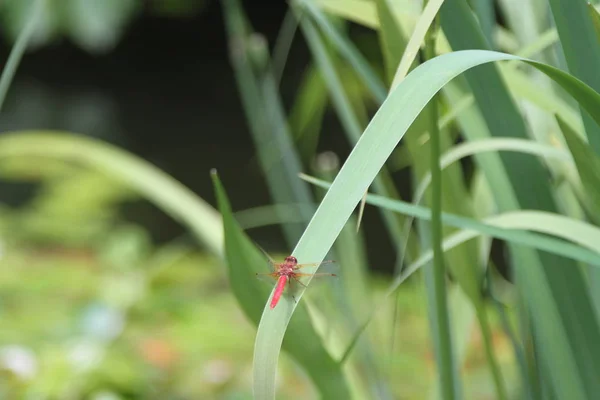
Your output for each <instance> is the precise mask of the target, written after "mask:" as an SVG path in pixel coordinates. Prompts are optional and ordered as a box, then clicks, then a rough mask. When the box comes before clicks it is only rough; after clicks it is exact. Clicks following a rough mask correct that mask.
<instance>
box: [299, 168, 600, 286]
mask: <svg viewBox="0 0 600 400" xmlns="http://www.w3.org/2000/svg"><path fill="white" fill-rule="evenodd" d="M302 179H304V180H306V181H308V182H310V183H312V184H315V185H317V186H319V187H323V188H331V187H332V184H331V183H328V182H325V181H322V180H320V179H316V178H313V177H311V176H307V175H302ZM367 203H368V204H371V205H374V206H379V207H382V208H385V209H388V210H390V211H394V212H397V213H401V214H405V215H409V216H411V217H415V218H419V219H422V220H425V221H429V220H430V219H431V210H430V209H429V208H427V207H423V206H418V205H414V204H411V203H407V202H405V201H401V200H394V199H389V198H386V197H383V196H379V195H376V194H368V195H367ZM442 221H443V223H444V224H446V225H450V226H453V227H456V228H459V229H462V230H461V231H458V232H457V233H455V234H452V235H450V236H447V237H446V239H445V240H444V242H445V245H444V249H445V251H448V250H450V249H452V248H454V247H456V246H458V245H459V244H462V243H465V242H467V241H468V240H471V239H473V238H475V237H477V236H479V235H488V236H490V237H493V238H496V239H502V240H506V241H508V242H511V243H515V244H521V245H526V246H530V247H532V248H535V249H538V250H544V251H547V252H549V253H553V254H557V255H560V256H564V257H568V258H571V259H573V260H577V261H581V262H586V263H590V264H592V265H595V266H596V267H600V228H597V227H595V226H593V225H591V224H588V223H586V222H581V221H577V220H574V219H572V218H568V217H565V216H562V215H559V214H552V213H548V212H543V211H511V212H507V213H503V214H500V215H495V216H493V217H488V218H485V219H484V220H483V221H477V220H474V219H472V218H466V217H461V216H459V215H456V214H451V213H443V214H442ZM526 231H535V232H540V233H544V234H548V235H553V236H556V237H558V238H561V239H564V240H568V241H569V242H572V243H574V244H572V243H568V242H565V241H562V240H557V239H553V238H549V237H547V236H544V235H539V234H534V233H529V232H526ZM431 257H432V252H431V250H428V251H426V252H423V253H422V254H421V256H420V257H419V259H418V261H415V262H414V263H413V264H411V265H412V267H410V268H406V271H407V272H406V275H404V274H403V275H402V276H403V278H401V280H402V281H404V280H405V279H406V278H407V277H408V276H409V275H410V274H412V273H413V272H414V271H415V270H416V269H417V268H420V267H421V266H423V265H425V264H426V263H428V262H430V261H431ZM408 271H410V273H409V272H408ZM396 287H397V286H395V287H393V288H390V289H389V290H388V292H389V291H391V290H395V288H396Z"/></svg>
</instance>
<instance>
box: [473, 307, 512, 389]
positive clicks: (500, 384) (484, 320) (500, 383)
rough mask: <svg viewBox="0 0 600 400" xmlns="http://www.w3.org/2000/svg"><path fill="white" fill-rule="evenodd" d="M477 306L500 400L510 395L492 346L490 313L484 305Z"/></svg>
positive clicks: (484, 343)
mask: <svg viewBox="0 0 600 400" xmlns="http://www.w3.org/2000/svg"><path fill="white" fill-rule="evenodd" d="M476 308H477V310H476V313H477V319H478V320H479V326H480V328H481V336H482V338H483V347H484V348H485V354H486V356H487V359H488V363H489V365H490V370H491V372H492V377H493V379H494V385H495V386H496V396H497V399H498V400H506V399H507V398H508V395H507V393H506V388H505V387H504V380H503V379H502V372H501V371H500V365H498V361H497V360H496V357H495V355H494V348H493V346H492V330H491V329H490V322H489V319H488V315H487V312H486V311H485V309H484V308H483V306H479V307H476Z"/></svg>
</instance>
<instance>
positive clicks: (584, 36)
mask: <svg viewBox="0 0 600 400" xmlns="http://www.w3.org/2000/svg"><path fill="white" fill-rule="evenodd" d="M549 3H550V8H551V9H552V16H553V17H554V23H555V24H556V30H557V31H558V37H559V39H560V42H561V45H562V49H563V52H564V54H565V59H566V61H567V65H568V67H569V72H571V73H572V74H573V76H575V77H577V78H579V79H581V80H582V81H583V82H585V83H587V84H588V85H589V86H590V87H591V88H593V89H594V90H597V91H598V90H600V75H599V74H598V70H600V41H599V40H598V37H597V36H596V32H595V30H594V24H593V22H592V18H591V16H590V13H589V11H588V9H587V7H586V2H585V1H571V0H549ZM582 114H583V123H584V125H585V130H586V133H587V136H588V140H589V142H590V145H591V147H592V148H593V149H594V151H595V152H596V154H600V126H599V125H598V123H595V122H594V121H593V120H592V119H591V118H590V116H589V114H588V113H587V112H585V111H583V110H582Z"/></svg>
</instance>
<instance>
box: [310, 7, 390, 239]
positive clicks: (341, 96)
mask: <svg viewBox="0 0 600 400" xmlns="http://www.w3.org/2000/svg"><path fill="white" fill-rule="evenodd" d="M301 28H302V31H303V33H304V37H305V39H306V41H307V42H308V45H309V48H310V49H311V51H312V53H313V57H314V59H315V62H316V64H317V65H318V67H319V70H320V71H321V74H322V76H323V79H324V80H325V82H326V85H327V87H328V90H329V94H330V96H331V101H332V103H333V106H334V107H335V109H336V111H337V114H338V117H339V119H340V122H341V124H342V126H343V128H344V132H345V133H346V135H347V136H348V140H349V141H350V143H356V142H357V141H359V139H360V136H361V131H362V127H361V123H360V121H359V118H358V116H357V115H356V113H355V112H354V110H353V108H352V105H351V103H350V100H349V98H348V95H347V94H346V92H345V91H344V89H343V86H342V82H341V79H340V76H339V75H338V74H337V72H336V70H335V68H334V66H333V63H332V61H331V59H330V58H329V56H328V54H327V51H326V49H325V46H324V43H323V41H322V40H321V38H320V37H319V34H318V32H317V30H316V28H315V26H314V25H313V24H312V22H311V21H310V20H308V19H305V20H303V21H302V22H301ZM386 172H387V170H383V171H381V174H380V176H379V177H377V179H376V180H375V181H374V182H373V186H374V188H375V190H376V191H377V192H378V193H381V194H383V195H385V196H389V197H398V194H397V193H396V191H395V188H394V187H393V185H392V184H391V182H392V179H391V178H390V177H389V174H387V173H386ZM382 214H383V215H382V216H383V220H384V223H385V225H386V228H387V230H388V231H389V232H390V235H391V237H392V240H393V243H395V244H396V243H400V242H401V236H400V234H401V231H400V224H401V222H402V221H401V219H399V218H397V216H395V215H393V214H391V213H388V212H387V211H385V212H382Z"/></svg>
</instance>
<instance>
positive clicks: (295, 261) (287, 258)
mask: <svg viewBox="0 0 600 400" xmlns="http://www.w3.org/2000/svg"><path fill="white" fill-rule="evenodd" d="M285 262H288V263H292V264H298V260H297V259H296V257H294V256H288V257H286V258H285Z"/></svg>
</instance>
